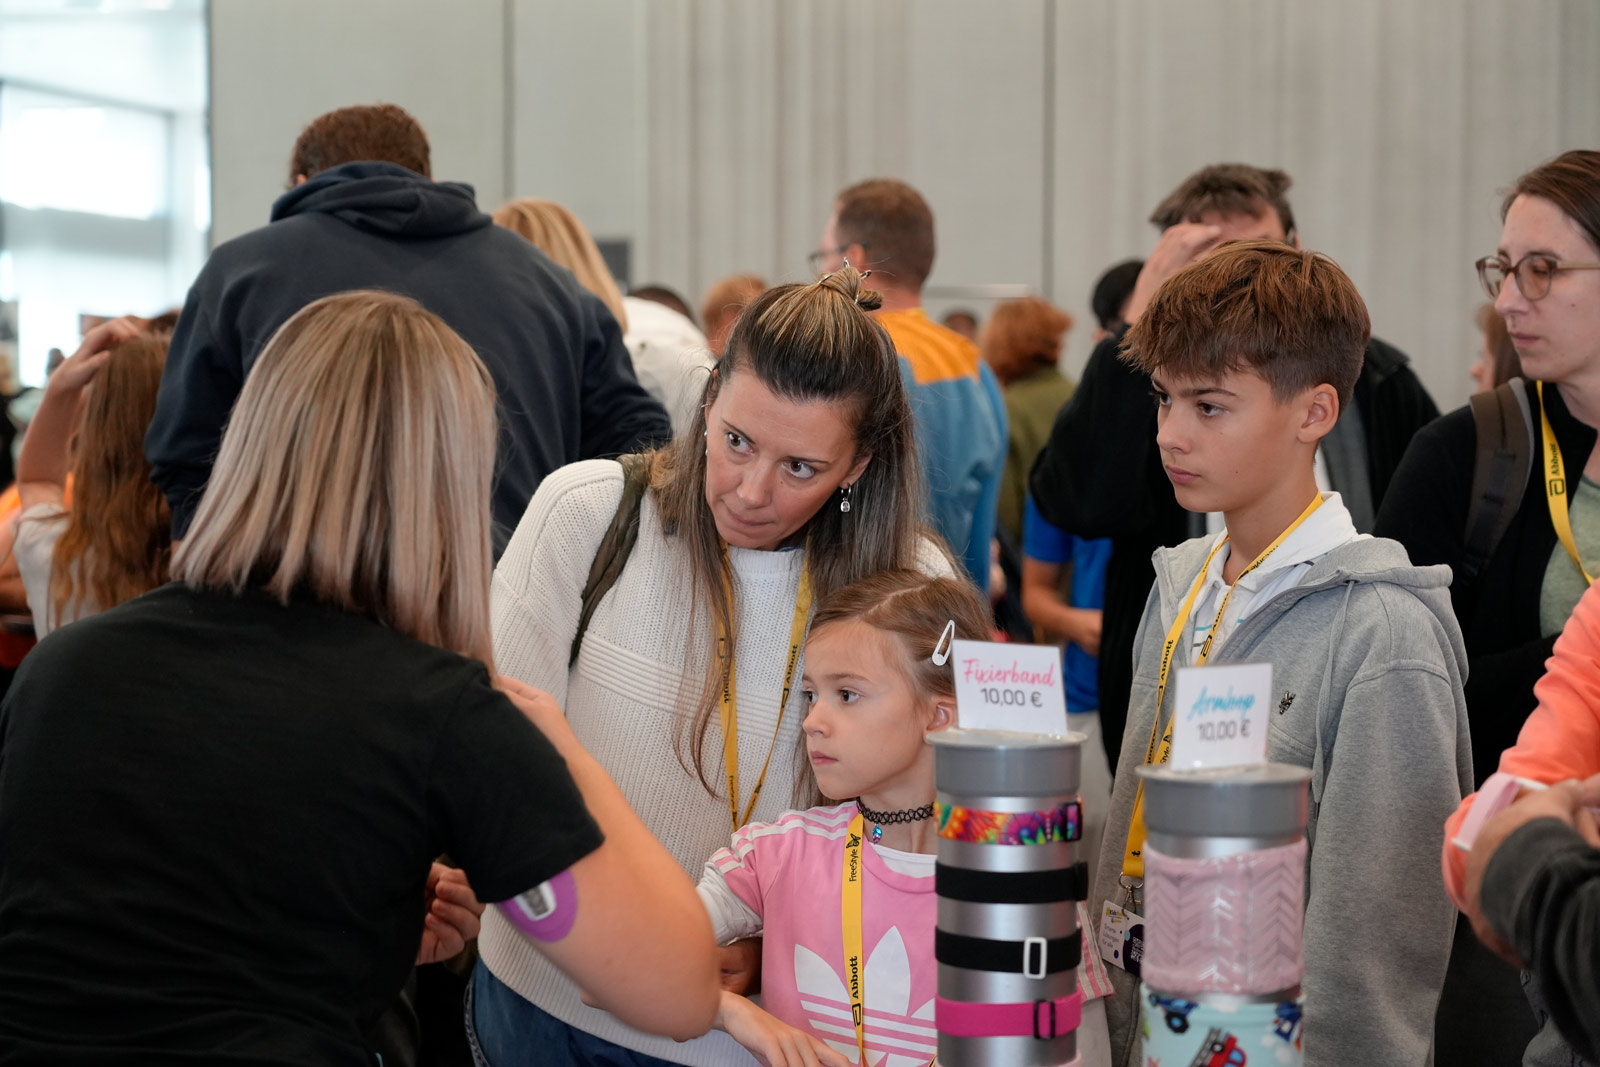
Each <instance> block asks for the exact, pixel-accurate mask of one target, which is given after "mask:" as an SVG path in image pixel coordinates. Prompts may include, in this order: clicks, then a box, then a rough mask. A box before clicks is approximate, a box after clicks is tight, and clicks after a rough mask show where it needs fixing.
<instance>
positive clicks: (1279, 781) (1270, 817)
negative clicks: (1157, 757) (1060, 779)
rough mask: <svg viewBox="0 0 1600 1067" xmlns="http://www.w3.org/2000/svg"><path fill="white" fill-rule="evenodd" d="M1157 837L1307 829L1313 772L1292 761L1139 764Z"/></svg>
mask: <svg viewBox="0 0 1600 1067" xmlns="http://www.w3.org/2000/svg"><path fill="white" fill-rule="evenodd" d="M1137 770H1138V772H1139V776H1140V777H1141V778H1143V779H1144V823H1145V826H1146V828H1147V829H1148V830H1149V832H1150V833H1151V834H1152V835H1158V834H1159V835H1161V836H1163V837H1165V836H1174V837H1237V838H1282V837H1292V836H1295V835H1298V834H1302V833H1304V832H1305V828H1306V815H1307V812H1308V810H1309V807H1310V795H1309V789H1308V787H1309V785H1310V782H1311V771H1310V770H1309V769H1307V768H1305V767H1294V766H1291V765H1289V764H1286V763H1257V764H1253V765H1251V766H1245V767H1212V768H1203V769H1199V770H1183V769H1179V768H1175V767H1171V766H1167V765H1164V764H1163V765H1156V766H1145V767H1139V768H1137Z"/></svg>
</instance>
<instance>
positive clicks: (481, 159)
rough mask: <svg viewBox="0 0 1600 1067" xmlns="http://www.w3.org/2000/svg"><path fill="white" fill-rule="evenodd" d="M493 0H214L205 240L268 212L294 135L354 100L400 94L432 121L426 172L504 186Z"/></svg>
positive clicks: (499, 7) (498, 28)
mask: <svg viewBox="0 0 1600 1067" xmlns="http://www.w3.org/2000/svg"><path fill="white" fill-rule="evenodd" d="M504 25H505V6H504V4H503V3H502V2H501V0H454V2H452V3H451V4H449V5H441V4H438V3H435V2H433V0H338V2H335V3H329V2H327V0H274V2H272V3H259V2H257V0H212V4H211V131H212V141H211V145H212V156H211V165H212V189H213V205H212V218H213V222H212V230H211V234H212V243H213V244H218V243H221V242H222V241H225V240H227V239H228V238H230V237H234V236H237V235H238V234H240V233H243V232H245V231H246V230H250V229H253V228H255V227H257V226H260V225H262V224H263V223H265V222H266V221H267V212H268V209H269V208H270V206H271V204H272V201H273V199H274V198H275V197H276V196H278V194H280V193H281V192H282V191H283V190H284V188H285V186H286V185H287V183H288V173H287V171H288V166H289V155H290V151H291V149H292V148H293V147H294V140H295V137H296V136H298V134H299V133H300V130H301V129H302V128H303V127H304V126H305V124H306V123H307V122H309V121H310V120H311V119H313V118H315V117H317V116H318V115H320V114H322V113H323V112H325V111H330V110H332V109H334V108H338V107H345V106H348V105H351V104H372V103H380V102H382V103H392V104H398V105H400V106H401V107H403V108H405V109H406V110H407V111H409V112H411V113H412V114H413V115H415V116H416V117H417V119H418V121H420V122H421V123H422V125H423V127H424V128H425V129H426V130H427V131H428V136H429V139H430V141H431V143H432V149H433V171H434V177H436V178H441V179H451V180H457V181H465V182H469V183H471V184H472V185H473V186H475V187H476V189H477V192H478V203H479V204H480V205H483V206H486V207H493V206H494V205H495V204H497V203H499V202H500V200H501V199H503V197H504V195H505V175H506V144H505V141H506V138H505V130H504V125H505V100H506V90H507V85H506V80H505V61H504V55H505V48H504V37H503V31H504Z"/></svg>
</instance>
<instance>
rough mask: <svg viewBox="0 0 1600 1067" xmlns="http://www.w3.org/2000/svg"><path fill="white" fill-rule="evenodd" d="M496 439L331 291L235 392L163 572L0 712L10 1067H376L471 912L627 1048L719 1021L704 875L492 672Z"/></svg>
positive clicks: (425, 348)
mask: <svg viewBox="0 0 1600 1067" xmlns="http://www.w3.org/2000/svg"><path fill="white" fill-rule="evenodd" d="M495 427H496V419H495V408H494V391H493V388H492V386H491V384H490V379H489V376H488V373H487V371H486V370H485V369H484V367H483V365H482V364H481V363H480V362H479V361H478V358H477V357H476V356H475V355H474V354H473V352H472V350H471V349H470V348H469V347H468V346H467V345H466V343H465V342H463V341H462V340H461V338H460V337H458V336H457V335H456V334H455V333H454V332H452V331H451V330H450V329H449V327H447V326H446V325H445V324H444V323H443V322H442V321H441V320H440V319H439V318H437V317H436V316H434V315H433V314H431V313H429V312H427V311H425V310H423V308H422V307H421V306H420V305H419V304H417V303H415V302H414V301H412V300H410V299H407V298H405V297H400V296H393V295H388V294H383V293H377V292H362V291H358V292H351V293H344V294H340V295H337V296H331V297H327V298H325V299H322V300H319V301H317V302H316V303H313V304H311V305H309V306H307V307H306V308H305V309H303V310H302V311H300V312H299V313H298V314H296V315H295V316H294V317H293V318H291V319H290V320H289V321H288V322H286V323H285V324H284V325H283V327H282V328H281V329H279V330H278V332H277V333H276V334H275V335H274V336H273V337H272V339H271V340H270V341H269V342H268V344H267V346H266V348H265V349H264V351H263V352H262V353H261V356H260V358H259V360H258V361H257V362H256V364H255V367H254V369H253V370H252V372H251V374H250V376H249V378H248V379H247V380H246V381H245V383H244V388H243V391H242V392H241V393H240V396H239V401H238V404H237V405H236V406H235V408H234V411H233V415H232V418H231V419H230V421H229V424H228V429H227V432H226V434H225V435H224V437H223V440H222V447H221V451H220V453H219V455H218V456H217V462H216V466H215V468H214V471H213V475H212V478H211V482H210V485H209V487H208V488H207V491H206V495H205V497H204V499H203V500H202V501H201V502H200V505H199V508H198V511H197V513H196V516H195V520H194V524H193V525H192V526H191V528H190V533H189V537H188V539H187V540H186V541H185V542H184V543H183V545H182V547H181V548H180V549H179V550H178V552H177V555H176V559H175V562H174V573H175V574H176V576H177V578H178V581H176V582H174V583H172V584H169V585H166V586H163V587H162V588H160V589H157V590H155V591H154V592H151V593H149V594H146V595H145V596H142V597H139V598H137V599H134V600H131V601H128V602H127V603H125V604H122V605H121V606H119V607H116V608H114V609H112V610H110V611H107V612H104V613H102V614H100V615H97V616H94V617H92V618H88V619H84V620H81V621H79V622H76V623H73V624H72V625H71V626H68V627H65V628H63V629H62V630H61V631H60V632H59V633H57V634H55V635H53V636H52V637H51V638H50V639H49V640H47V641H45V642H43V643H41V644H40V645H39V647H38V648H37V649H35V650H34V652H33V654H32V655H31V656H29V658H28V660H27V661H26V662H25V663H24V665H23V667H22V669H21V670H20V671H19V672H18V674H17V677H16V680H15V682H14V683H13V685H12V687H11V691H10V693H9V695H8V696H7V698H6V700H5V703H4V704H3V705H0V841H3V842H4V843H5V844H4V848H3V849H0V1047H4V1048H6V1049H7V1050H8V1051H10V1052H11V1053H13V1056H14V1057H15V1058H16V1060H17V1062H26V1063H33V1062H47V1061H48V1062H59V1061H72V1062H77V1061H78V1060H80V1059H88V1058H91V1057H92V1058H93V1059H94V1060H95V1062H96V1063H134V1062H146V1061H148V1060H149V1059H151V1058H155V1059H159V1060H161V1061H162V1062H169V1061H172V1062H176V1061H178V1060H183V1061H185V1062H188V1061H190V1060H194V1061H197V1062H198V1061H201V1060H203V1061H204V1062H207V1063H223V1064H226V1063H237V1064H245V1063H249V1064H258V1063H289V1062H295V1063H321V1064H349V1065H351V1067H355V1065H358V1064H370V1063H371V1062H373V1055H372V1052H373V1046H372V1044H370V1043H369V1042H368V1040H367V1039H366V1037H365V1036H364V1035H366V1034H367V1033H369V1032H371V1027H372V1025H373V1023H374V1022H375V1021H376V1019H377V1018H378V1016H379V1015H381V1014H382V1012H383V1010H384V1009H385V1007H386V1006H387V1005H388V1004H389V1003H390V1002H392V1001H393V999H394V998H395V996H396V994H397V993H398V992H399V990H400V988H401V985H402V984H403V983H404V982H405V980H406V978H407V976H408V974H409V971H410V969H411V967H412V966H413V964H414V963H427V962H433V961H435V960H438V959H443V958H447V957H449V956H451V955H454V954H455V953H457V952H459V951H460V949H461V948H462V946H463V944H464V942H465V941H466V940H467V939H470V938H471V937H473V936H474V935H475V934H476V932H477V928H478V916H479V915H480V914H481V913H482V911H483V905H482V904H479V903H478V900H477V899H476V898H475V896H474V892H473V891H474V890H476V893H477V897H481V898H482V899H483V900H487V901H498V902H502V903H500V904H499V905H498V906H499V907H500V908H504V909H506V911H507V913H508V914H510V915H512V916H513V921H514V922H515V924H516V928H517V929H518V930H520V931H523V933H520V934H518V936H524V937H527V938H529V939H530V944H531V945H535V946H536V947H537V951H538V952H540V953H542V954H543V955H544V957H546V958H548V959H550V960H551V961H552V962H553V964H554V965H555V966H556V967H558V968H560V969H561V970H562V971H563V972H564V973H566V974H569V975H571V976H572V978H573V980H575V981H578V982H581V983H582V984H583V986H584V988H585V989H587V990H589V991H590V992H591V994H592V995H593V996H594V998H595V999H596V1000H597V1001H598V1002H600V1003H603V1004H606V1005H607V1006H608V1007H609V1008H611V1009H612V1010H614V1011H616V1012H618V1014H619V1015H621V1016H623V1017H626V1018H628V1019H629V1020H630V1021H631V1023H632V1024H633V1025H635V1026H639V1027H641V1028H643V1029H646V1030H651V1031H654V1032H657V1033H662V1034H668V1035H671V1036H674V1037H682V1038H687V1037H691V1036H693V1035H695V1034H698V1033H702V1032H704V1031H705V1029H706V1028H707V1027H708V1026H709V1025H710V1023H711V1021H712V1019H713V1018H714V1016H715V1012H716V1008H717V999H718V991H717V980H716V973H717V972H716V957H715V949H714V946H713V944H712V942H711V937H710V928H709V924H708V923H707V921H706V918H705V913H704V909H703V908H702V907H701V906H700V903H699V900H698V898H697V897H696V895H695V892H694V888H693V885H692V884H691V883H690V882H689V879H688V878H687V876H686V875H685V873H684V872H683V871H682V870H681V869H680V868H679V867H678V866H677V864H676V863H674V862H673V860H672V858H671V857H670V856H669V855H668V854H667V853H666V852H665V851H664V850H663V849H662V848H661V846H660V845H658V844H657V843H656V842H655V841H654V839H653V838H652V837H651V836H650V834H649V832H648V831H646V830H645V829H644V827H643V826H642V825H641V824H640V823H639V822H638V820H637V819H636V818H635V817H634V816H633V815H632V814H631V813H630V812H629V811H628V809H627V804H626V801H624V800H623V799H622V796H621V794H620V793H619V792H618V791H617V789H616V787H615V786H614V785H612V784H611V782H610V780H609V779H608V778H607V777H606V775H605V773H604V772H603V771H601V770H600V769H599V767H598V765H597V764H596V763H595V761H594V760H593V759H591V758H590V757H589V756H588V755H587V754H586V753H584V751H583V749H582V748H581V747H579V746H578V744H577V743H576V741H575V740H574V739H573V736H572V733H571V731H570V730H569V729H568V728H567V727H566V725H565V721H564V720H563V718H562V716H561V713H560V711H559V709H557V708H556V707H555V706H554V704H553V703H552V702H551V701H550V699H549V697H547V696H545V695H544V694H541V693H536V692H534V691H533V690H531V689H528V688H527V687H525V686H521V685H519V684H517V683H516V682H509V681H508V682H504V683H503V684H502V685H501V686H500V687H499V688H497V687H496V685H495V684H493V682H492V680H491V675H490V668H491V663H492V655H493V652H492V648H491V642H490V636H489V620H488V597H487V586H488V581H489V574H490V541H489V536H490V535H489V514H490V512H489V499H490V496H489V492H490V490H489V486H490V476H491V473H492V466H493V462H494V455H495ZM602 834H603V837H602ZM443 853H448V854H449V855H450V856H452V857H453V858H454V859H455V860H456V861H457V862H459V863H460V865H461V866H460V869H451V868H446V867H444V866H443V865H441V864H439V863H434V862H430V860H431V857H435V856H439V855H441V854H443ZM110 872H115V877H114V878H113V877H109V874H110ZM469 878H470V885H469V883H468V879H469ZM419 918H420V919H422V924H421V928H420V929H419V923H418V920H419ZM19 1050H20V1054H19Z"/></svg>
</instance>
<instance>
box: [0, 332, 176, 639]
mask: <svg viewBox="0 0 1600 1067" xmlns="http://www.w3.org/2000/svg"><path fill="white" fill-rule="evenodd" d="M170 336H171V335H170V334H167V333H163V332H157V331H153V330H151V329H150V328H149V325H148V324H147V323H146V322H144V321H143V320H140V319H134V318H122V319H113V320H111V321H110V322H107V323H105V324H104V325H101V326H96V327H95V328H94V329H92V330H90V331H89V334H88V336H86V337H85V338H84V339H83V344H82V345H81V346H80V347H79V348H78V351H77V352H76V353H74V354H73V356H72V358H71V359H69V360H67V361H66V362H65V363H63V364H62V365H61V367H60V368H59V369H58V370H57V371H56V373H54V374H52V375H51V376H50V380H49V384H47V385H46V386H45V390H44V400H43V402H41V403H40V405H39V410H38V412H37V413H35V415H34V417H33V424H32V425H31V426H30V427H29V429H28V436H27V439H26V440H25V441H24V442H23V444H22V462H21V463H20V464H18V468H17V490H18V493H19V496H20V503H21V506H22V511H21V514H20V515H18V517H17V520H16V521H17V531H16V539H15V542H14V546H13V550H14V551H15V552H16V555H17V566H18V569H19V570H20V572H21V575H22V581H23V584H24V586H25V587H26V588H27V592H28V607H29V610H30V611H31V613H32V615H33V627H34V633H35V634H36V635H37V636H38V637H40V638H43V637H44V636H45V635H46V634H48V633H50V631H52V630H54V629H55V628H56V627H57V626H63V625H65V624H67V623H69V622H72V621H74V620H76V619H81V618H83V617H85V616H87V615H93V614H95V613H97V612H101V611H105V610H106V609H108V608H112V607H115V606H116V605H118V604H120V603H122V602H123V601H124V600H129V599H132V598H133V597H136V596H138V595H139V594H141V593H145V592H148V591H150V590H151V589H154V588H155V587H156V586H158V585H162V584H164V583H165V582H166V581H167V567H168V563H169V562H170V560H171V556H172V515H171V513H170V512H169V511H168V510H167V502H166V499H165V498H164V497H163V496H162V495H161V490H159V489H157V488H156V486H155V483H153V482H152V481H151V480H150V464H149V463H148V462H147V461H146V460H145V458H144V435H145V432H146V431H147V430H149V428H150V416H151V415H152V414H154V412H155V408H156V392H157V390H159V389H160V387H161V369H162V365H163V364H164V363H165V361H166V357H167V343H168V341H169V340H170ZM69 475H70V477H71V483H72V489H73V497H74V501H73V507H72V508H71V510H69V509H68V508H67V503H66V494H67V482H68V477H69Z"/></svg>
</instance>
